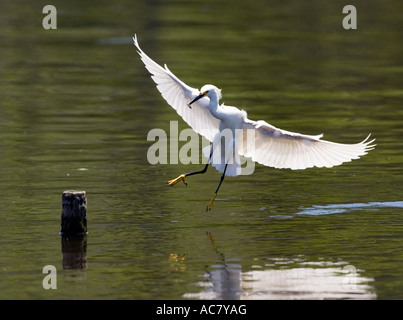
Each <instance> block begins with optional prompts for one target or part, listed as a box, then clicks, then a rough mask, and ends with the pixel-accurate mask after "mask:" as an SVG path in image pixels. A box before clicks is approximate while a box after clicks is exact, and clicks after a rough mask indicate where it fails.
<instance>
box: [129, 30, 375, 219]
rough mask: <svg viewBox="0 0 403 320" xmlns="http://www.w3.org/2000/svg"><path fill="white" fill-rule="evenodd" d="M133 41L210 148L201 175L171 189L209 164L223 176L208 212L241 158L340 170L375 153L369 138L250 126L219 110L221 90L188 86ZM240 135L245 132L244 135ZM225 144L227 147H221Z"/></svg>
mask: <svg viewBox="0 0 403 320" xmlns="http://www.w3.org/2000/svg"><path fill="white" fill-rule="evenodd" d="M133 41H134V45H135V46H136V47H137V49H138V53H139V55H140V58H141V60H142V61H143V63H144V65H145V67H146V69H147V70H148V71H149V72H150V73H151V78H152V79H153V80H154V82H155V83H156V84H157V89H158V90H159V91H160V93H161V95H162V97H163V98H164V99H165V100H166V101H167V102H168V104H169V105H171V107H173V108H174V109H175V110H176V112H177V113H178V114H179V115H180V116H181V117H182V118H183V120H185V121H186V122H187V123H188V124H189V125H190V127H192V129H193V130H194V131H196V132H197V133H198V134H201V135H202V136H204V137H206V138H207V139H208V140H209V141H210V142H212V144H211V145H210V146H208V147H206V148H203V153H204V155H205V156H206V157H207V158H208V159H209V160H208V162H207V164H206V165H205V167H204V168H203V170H200V171H196V172H191V173H186V174H181V175H180V176H179V177H177V178H175V179H172V180H170V181H168V185H169V186H173V185H175V184H176V183H178V182H180V181H182V182H183V183H184V184H185V185H187V183H186V181H185V177H188V176H192V175H195V174H203V173H205V172H206V171H207V168H208V166H209V163H211V164H212V165H213V166H214V167H215V168H216V169H217V170H218V171H219V172H220V173H222V175H221V179H220V182H219V184H218V187H217V189H216V191H215V192H214V194H213V196H212V198H211V200H210V202H209V204H208V206H207V209H206V211H209V210H211V207H212V205H213V202H214V199H215V198H216V196H217V193H218V191H219V189H220V186H221V184H222V182H223V180H224V177H225V176H237V175H239V174H240V173H241V164H240V161H239V156H240V155H242V156H246V157H250V158H251V159H252V160H253V161H255V162H258V163H260V164H263V165H265V166H270V167H274V168H289V169H293V170H297V169H306V168H311V167H328V168H329V167H333V166H337V165H340V164H342V163H343V162H347V161H351V160H352V159H358V158H359V157H360V156H363V155H365V154H367V152H368V151H370V150H372V149H373V148H374V147H375V145H371V143H372V142H373V141H374V140H375V139H373V140H371V141H368V139H369V137H370V135H368V137H367V138H366V139H364V140H363V141H361V142H360V143H356V144H341V143H334V142H330V141H326V140H321V138H322V136H323V135H322V134H321V135H316V136H311V135H304V134H300V133H294V132H290V131H285V130H282V129H279V128H276V127H274V126H272V125H270V124H268V123H267V122H265V121H263V120H259V121H253V120H249V119H248V118H247V114H246V112H245V111H244V110H239V109H238V108H235V107H230V106H226V105H224V104H219V100H220V99H221V90H220V89H218V88H217V87H215V86H213V85H210V84H208V85H205V86H203V87H202V88H201V90H200V91H199V90H197V89H194V88H192V87H190V86H188V85H187V84H185V83H184V82H183V81H181V80H180V79H179V78H178V77H176V76H175V75H174V74H173V73H172V72H171V71H170V70H169V69H168V67H167V65H164V68H163V67H161V66H160V65H159V64H157V63H156V62H154V61H153V60H152V59H151V58H150V57H148V56H147V55H146V54H145V53H144V51H143V50H141V48H140V46H139V44H138V41H137V36H136V35H135V36H134V37H133ZM251 130H252V131H253V133H254V140H253V148H249V147H248V143H247V142H248V141H250V140H248V139H247V138H246V136H247V135H246V134H245V132H250V131H251ZM224 131H230V132H231V134H232V135H231V137H230V138H229V139H222V138H223V136H222V133H223V132H224ZM239 131H242V132H241V135H239ZM222 141H224V144H223V147H222V148H221V147H217V146H220V145H221V144H222ZM234 158H235V159H234ZM213 159H215V160H214V161H213ZM217 159H218V161H217Z"/></svg>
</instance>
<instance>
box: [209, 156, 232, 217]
mask: <svg viewBox="0 0 403 320" xmlns="http://www.w3.org/2000/svg"><path fill="white" fill-rule="evenodd" d="M227 167H228V163H227V164H226V165H225V168H224V172H223V174H222V176H221V179H220V183H219V184H218V187H217V189H216V191H215V192H214V194H213V196H212V197H211V200H210V203H209V204H208V206H207V208H206V212H207V211H210V210H211V207H212V206H213V202H214V200H215V198H216V197H217V193H218V190H220V187H221V184H222V182H223V181H224V178H225V172H226V171H227Z"/></svg>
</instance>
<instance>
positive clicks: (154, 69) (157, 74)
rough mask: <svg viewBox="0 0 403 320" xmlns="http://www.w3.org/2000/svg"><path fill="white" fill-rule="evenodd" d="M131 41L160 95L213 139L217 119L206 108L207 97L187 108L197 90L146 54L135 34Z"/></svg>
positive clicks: (198, 130) (201, 133)
mask: <svg viewBox="0 0 403 320" xmlns="http://www.w3.org/2000/svg"><path fill="white" fill-rule="evenodd" d="M133 41H134V45H135V46H136V47H137V49H138V53H139V55H140V57H141V60H142V61H143V63H144V65H145V67H146V69H147V70H148V71H149V72H150V73H151V78H152V79H153V80H154V82H155V83H156V84H157V89H158V90H159V92H160V93H161V95H162V97H163V98H164V99H165V100H166V101H167V102H168V104H169V105H170V106H171V107H172V108H174V109H175V110H176V112H177V113H178V114H179V115H180V116H181V117H182V118H183V120H185V121H186V122H187V124H188V125H189V126H190V127H191V128H192V129H193V130H194V131H196V132H197V133H198V134H200V135H202V136H204V137H206V138H207V139H208V140H209V141H213V139H214V136H215V134H216V133H217V132H218V131H219V128H218V127H219V120H218V119H217V118H215V117H214V116H213V115H212V114H211V113H210V111H209V109H208V105H209V99H208V98H207V97H204V98H202V99H199V100H198V101H197V102H195V103H193V104H192V108H189V106H188V103H189V102H190V101H192V100H193V99H194V98H195V97H197V96H198V95H199V90H197V89H194V88H192V87H190V86H188V85H187V84H185V83H184V82H182V81H181V80H180V79H179V78H178V77H176V76H175V75H174V74H173V73H172V72H171V71H170V70H169V69H168V67H167V65H164V66H165V68H163V67H161V66H160V65H159V64H158V63H156V62H154V61H153V60H152V59H151V58H150V57H149V56H147V55H146V54H145V53H144V52H143V50H141V48H140V46H139V44H138V42H137V36H134V37H133Z"/></svg>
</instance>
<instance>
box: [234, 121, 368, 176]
mask: <svg viewBox="0 0 403 320" xmlns="http://www.w3.org/2000/svg"><path fill="white" fill-rule="evenodd" d="M242 129H244V130H243V139H242V144H241V145H240V147H239V153H240V154H241V155H243V156H246V157H251V158H252V160H253V161H256V162H258V163H260V164H263V165H265V166H270V167H274V168H280V169H281V168H289V169H293V170H297V169H305V168H311V167H328V168H329V167H333V166H337V165H340V164H342V163H343V162H348V161H351V160H352V159H358V158H359V157H360V156H363V155H365V154H367V152H368V151H370V150H372V149H373V148H374V147H375V145H371V143H372V142H373V141H374V140H375V139H373V140H371V141H368V139H369V136H368V137H367V138H366V139H365V140H363V141H361V142H359V143H355V144H343V143H335V142H330V141H326V140H321V139H320V138H322V135H318V136H310V135H303V134H300V133H295V132H290V131H286V130H282V129H279V128H276V127H274V126H272V125H270V124H268V123H267V122H265V121H263V120H259V121H253V120H249V119H248V118H246V117H245V118H244V121H243V124H242ZM245 129H250V130H245ZM248 131H249V132H250V133H252V135H251V136H252V138H248V135H249V134H248Z"/></svg>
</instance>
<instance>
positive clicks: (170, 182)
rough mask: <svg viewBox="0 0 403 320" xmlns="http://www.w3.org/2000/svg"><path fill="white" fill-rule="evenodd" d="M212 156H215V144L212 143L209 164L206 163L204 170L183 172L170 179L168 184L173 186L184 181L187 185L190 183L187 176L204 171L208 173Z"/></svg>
mask: <svg viewBox="0 0 403 320" xmlns="http://www.w3.org/2000/svg"><path fill="white" fill-rule="evenodd" d="M212 156H213V145H211V151H210V156H209V159H208V161H207V164H206V166H205V167H204V169H203V170H200V171H195V172H190V173H185V174H181V175H180V176H179V177H177V178H175V179H172V180H169V181H168V186H171V187H172V186H173V185H175V184H177V183H178V182H179V181H182V182H183V183H184V184H185V185H186V186H187V185H188V184H187V182H186V181H185V177H189V176H193V175H195V174H203V173H206V172H207V169H208V165H209V163H210V160H211V157H212Z"/></svg>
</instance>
